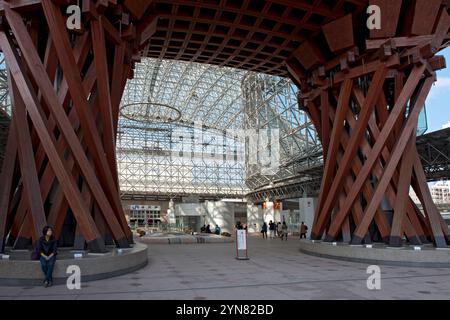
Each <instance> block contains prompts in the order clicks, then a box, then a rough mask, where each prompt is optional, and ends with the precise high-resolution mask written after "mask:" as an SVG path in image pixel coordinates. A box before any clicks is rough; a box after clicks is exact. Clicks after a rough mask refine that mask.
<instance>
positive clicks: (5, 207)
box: [0, 115, 17, 253]
mask: <svg viewBox="0 0 450 320" xmlns="http://www.w3.org/2000/svg"><path fill="white" fill-rule="evenodd" d="M14 117H15V116H14V115H13V118H14ZM15 123H16V121H15V120H13V121H11V124H10V127H9V135H8V141H7V143H6V155H5V160H4V161H3V165H2V169H1V174H0V181H2V183H0V253H2V252H4V250H5V241H6V235H7V231H6V230H8V228H7V220H8V212H9V211H10V204H11V194H12V188H13V179H14V169H15V166H16V159H17V140H16V128H15V126H16V124H15Z"/></svg>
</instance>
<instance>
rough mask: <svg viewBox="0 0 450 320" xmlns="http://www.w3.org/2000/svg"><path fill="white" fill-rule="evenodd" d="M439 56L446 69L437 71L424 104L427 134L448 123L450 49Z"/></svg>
mask: <svg viewBox="0 0 450 320" xmlns="http://www.w3.org/2000/svg"><path fill="white" fill-rule="evenodd" d="M440 54H443V55H444V56H445V58H446V60H447V69H444V70H441V71H438V73H437V78H438V79H437V82H436V83H435V85H434V86H433V88H432V89H431V92H430V95H429V96H428V99H427V102H426V107H427V116H428V132H432V131H436V130H440V129H442V126H443V125H444V124H446V123H448V122H450V48H447V49H446V50H444V51H442V52H441V53H440Z"/></svg>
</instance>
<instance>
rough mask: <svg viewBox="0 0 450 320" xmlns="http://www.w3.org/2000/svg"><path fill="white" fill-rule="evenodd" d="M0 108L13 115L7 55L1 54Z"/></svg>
mask: <svg viewBox="0 0 450 320" xmlns="http://www.w3.org/2000/svg"><path fill="white" fill-rule="evenodd" d="M0 110H1V111H4V112H5V113H6V114H8V115H11V99H10V98H9V90H8V72H7V71H6V64H5V57H4V56H3V54H0Z"/></svg>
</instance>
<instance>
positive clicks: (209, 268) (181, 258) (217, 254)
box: [0, 237, 450, 300]
mask: <svg viewBox="0 0 450 320" xmlns="http://www.w3.org/2000/svg"><path fill="white" fill-rule="evenodd" d="M298 248H299V240H298V239H293V238H291V239H289V240H288V241H287V242H281V241H280V240H279V239H273V240H271V239H268V240H263V239H260V238H254V237H250V238H249V257H250V260H248V261H238V260H236V259H235V255H236V251H235V244H234V243H228V244H192V245H150V246H149V249H148V255H149V264H148V265H147V266H146V267H145V268H143V269H141V270H139V271H137V272H134V273H131V274H128V275H124V276H120V277H116V278H111V279H106V280H101V281H94V282H88V283H84V284H82V289H81V290H73V291H70V290H68V289H67V287H66V286H64V285H60V286H54V287H52V288H47V289H45V288H43V287H42V288H41V287H0V299H6V300H8V299H43V298H45V299H69V300H75V299H89V300H92V299H127V300H128V299H130V300H142V299H151V300H157V299H163V300H167V299H169V300H170V299H186V300H211V299H213V300H215V299H225V300H227V299H233V300H247V299H251V300H253V299H254V300H292V299H294V300H295V299H448V298H449V297H450V269H444V268H411V267H394V266H381V272H382V275H381V290H369V289H367V285H366V283H367V278H368V277H369V275H368V274H367V273H366V270H367V267H368V265H367V264H362V263H353V262H344V261H335V260H330V259H324V258H318V257H312V256H308V255H305V254H302V253H300V252H299V250H298Z"/></svg>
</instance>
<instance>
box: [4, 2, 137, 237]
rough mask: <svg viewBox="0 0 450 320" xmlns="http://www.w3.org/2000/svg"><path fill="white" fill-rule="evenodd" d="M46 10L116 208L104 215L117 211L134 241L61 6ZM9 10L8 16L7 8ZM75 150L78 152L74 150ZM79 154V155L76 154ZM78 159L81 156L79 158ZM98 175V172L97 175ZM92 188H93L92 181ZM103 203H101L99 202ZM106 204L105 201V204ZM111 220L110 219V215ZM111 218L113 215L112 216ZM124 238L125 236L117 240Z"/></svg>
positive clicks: (48, 5)
mask: <svg viewBox="0 0 450 320" xmlns="http://www.w3.org/2000/svg"><path fill="white" fill-rule="evenodd" d="M42 7H43V9H44V14H45V17H46V20H47V23H48V25H49V29H50V34H51V36H52V38H53V41H54V43H55V48H56V51H57V54H58V57H59V60H60V64H61V67H62V70H63V71H64V74H65V76H66V79H67V83H68V85H69V92H70V95H71V97H72V100H73V103H74V106H75V108H76V110H77V114H78V117H79V119H80V123H81V129H82V130H83V131H84V134H85V137H86V143H87V145H88V148H89V151H90V152H91V154H92V156H93V159H94V163H95V164H96V168H97V173H98V175H99V177H100V179H101V181H103V182H104V184H103V187H104V188H105V191H106V192H107V194H108V196H109V200H110V201H111V205H112V207H113V210H104V208H102V210H103V211H104V214H105V215H114V216H115V217H116V219H117V220H118V221H119V223H120V226H121V228H122V229H123V230H122V232H125V234H126V236H127V240H128V241H129V242H130V243H131V242H132V234H131V230H129V228H128V227H127V223H126V219H125V214H124V212H123V207H122V205H121V203H120V197H119V191H118V188H117V185H116V182H115V179H114V178H113V175H114V173H113V172H111V170H110V168H109V166H108V159H107V157H106V153H105V150H104V148H103V145H102V142H101V139H100V136H99V133H98V131H97V127H96V124H95V121H94V118H93V116H92V112H91V110H90V109H89V106H88V104H87V94H86V92H85V91H84V89H83V86H82V80H81V77H80V74H79V72H78V70H77V68H76V65H75V61H74V56H73V54H72V50H71V46H70V42H69V39H68V37H67V34H66V33H65V24H64V20H63V17H62V15H61V12H60V11H59V8H58V7H57V6H56V5H55V4H54V3H52V2H51V1H45V2H43V3H42ZM5 11H6V12H7V16H8V11H7V10H5ZM74 154H76V152H74ZM75 156H77V155H75ZM77 160H78V159H77ZM83 161H84V162H85V161H86V159H85V157H84V159H83ZM91 173H92V172H84V175H85V178H86V179H88V181H91V182H95V181H93V180H92V179H93V178H94V177H92V176H91ZM94 176H95V175H94ZM90 185H91V189H94V188H93V186H92V184H91V183H90ZM93 191H95V192H97V193H98V194H96V196H95V197H96V200H97V201H99V200H100V201H102V200H101V199H99V197H102V195H101V194H100V193H101V190H93ZM99 204H100V203H99ZM105 205H106V204H105ZM107 220H108V219H107ZM111 220H112V219H111ZM118 241H122V240H118Z"/></svg>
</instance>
